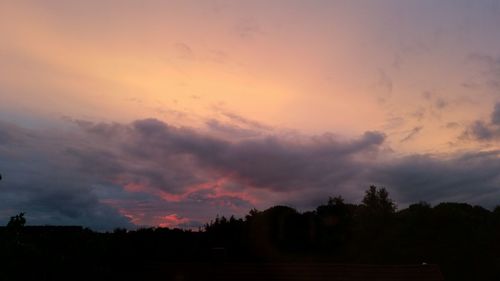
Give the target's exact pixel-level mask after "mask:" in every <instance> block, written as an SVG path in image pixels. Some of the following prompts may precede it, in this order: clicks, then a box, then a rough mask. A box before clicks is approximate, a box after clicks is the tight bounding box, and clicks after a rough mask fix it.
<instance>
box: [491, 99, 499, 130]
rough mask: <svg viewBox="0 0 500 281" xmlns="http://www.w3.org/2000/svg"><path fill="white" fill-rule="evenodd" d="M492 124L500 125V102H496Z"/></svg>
mask: <svg viewBox="0 0 500 281" xmlns="http://www.w3.org/2000/svg"><path fill="white" fill-rule="evenodd" d="M491 124H493V125H497V126H500V102H499V103H497V104H495V108H494V109H493V112H492V113H491Z"/></svg>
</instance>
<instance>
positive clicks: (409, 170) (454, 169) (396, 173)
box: [370, 151, 500, 207]
mask: <svg viewBox="0 0 500 281" xmlns="http://www.w3.org/2000/svg"><path fill="white" fill-rule="evenodd" d="M499 156H500V151H490V152H469V153H464V154H457V155H450V156H441V157H438V156H435V155H410V156H405V157H402V158H399V159H395V160H393V161H389V162H388V163H383V164H382V165H380V166H377V167H374V169H373V170H372V172H371V174H370V178H372V179H374V183H377V184H380V185H385V186H388V187H389V188H390V190H391V191H393V193H394V195H395V196H396V197H397V199H398V201H399V202H401V203H406V204H408V203H412V202H417V201H419V200H424V201H428V202H431V203H437V202H441V201H459V202H464V201H465V202H471V203H476V204H483V205H486V206H488V207H492V206H495V205H497V204H499V203H500V202H498V200H497V198H498V195H500V189H499V186H500V175H499V174H498V171H499V170H500V157H499Z"/></svg>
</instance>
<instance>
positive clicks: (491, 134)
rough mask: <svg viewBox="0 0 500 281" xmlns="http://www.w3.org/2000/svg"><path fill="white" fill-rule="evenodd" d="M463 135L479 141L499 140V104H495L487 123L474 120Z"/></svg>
mask: <svg viewBox="0 0 500 281" xmlns="http://www.w3.org/2000/svg"><path fill="white" fill-rule="evenodd" d="M463 135H464V137H468V138H472V139H476V140H479V141H496V140H500V103H497V104H495V106H494V109H493V112H492V113H491V117H490V120H489V122H485V121H482V120H476V121H474V122H473V123H472V124H471V125H470V126H469V127H468V128H467V129H466V130H465V132H464V134H463Z"/></svg>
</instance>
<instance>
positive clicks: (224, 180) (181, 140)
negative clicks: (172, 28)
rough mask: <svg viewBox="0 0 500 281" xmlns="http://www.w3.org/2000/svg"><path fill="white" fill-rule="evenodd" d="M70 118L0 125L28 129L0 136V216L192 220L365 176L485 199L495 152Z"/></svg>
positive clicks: (332, 188)
mask: <svg viewBox="0 0 500 281" xmlns="http://www.w3.org/2000/svg"><path fill="white" fill-rule="evenodd" d="M74 124H75V125H76V126H75V127H74V129H75V130H74V131H72V132H71V133H70V134H67V135H64V137H62V138H52V137H51V135H52V134H53V132H43V131H33V130H23V129H20V128H17V129H10V128H11V127H9V126H0V132H3V131H6V132H9V134H10V135H11V136H12V137H13V138H20V136H26V135H31V136H33V137H31V138H24V145H23V146H22V147H16V148H15V151H16V153H14V154H12V153H8V150H7V149H1V148H2V147H10V148H13V147H12V145H14V144H12V143H6V144H0V156H1V157H0V159H1V160H0V171H1V172H2V173H3V174H4V175H6V178H5V181H2V182H1V183H0V184H1V186H2V196H1V197H0V219H2V218H3V219H7V218H8V216H10V215H12V214H13V213H16V212H19V211H27V212H28V215H29V216H30V217H29V219H30V220H31V221H32V222H36V223H58V224H59V223H60V224H84V225H86V226H91V227H94V228H106V227H108V228H111V227H116V226H131V225H132V224H131V223H137V222H141V223H143V224H155V223H159V221H158V218H161V217H162V216H167V215H173V214H176V215H177V216H178V217H181V218H189V221H186V220H183V221H182V222H181V223H182V224H183V225H191V226H192V225H196V224H197V222H200V221H206V220H208V219H210V218H213V217H214V216H215V215H217V214H224V215H230V214H236V215H243V214H244V213H245V212H247V211H248V209H250V208H252V207H254V204H257V205H258V206H264V207H267V206H270V205H271V204H279V203H287V202H292V203H293V202H295V203H296V204H298V205H297V206H299V207H301V208H307V207H308V206H309V204H313V203H317V202H320V201H321V200H323V199H324V198H325V197H326V196H328V195H335V194H342V195H343V196H345V197H346V198H353V199H359V196H362V191H363V190H364V189H365V188H366V187H367V185H368V184H371V183H377V184H381V185H386V186H387V187H388V188H389V189H390V190H391V191H393V192H394V195H395V196H397V197H396V198H397V199H399V200H400V202H403V203H405V202H410V201H418V200H427V201H431V202H434V201H438V200H455V199H456V200H473V201H477V203H484V204H490V205H491V204H493V200H492V199H488V198H487V196H488V195H495V194H496V189H495V188H497V187H498V184H499V181H498V176H497V171H498V170H499V168H500V162H499V160H498V159H500V158H498V154H499V153H498V152H491V153H489V154H488V153H474V152H472V153H469V154H461V155H452V156H448V157H446V158H443V157H439V156H433V155H414V156H406V157H396V156H392V157H391V155H390V154H389V155H388V154H386V153H388V152H386V151H387V150H385V149H383V148H384V145H385V144H384V141H385V135H384V134H383V133H381V132H376V131H375V132H366V133H364V134H363V135H361V136H359V137H358V138H355V139H352V140H349V141H341V140H339V139H338V138H336V137H334V136H333V135H331V134H324V135H320V136H313V137H299V138H290V137H288V136H281V135H279V134H263V135H261V136H258V137H252V138H244V139H237V138H236V139H233V140H232V141H227V140H225V139H223V138H216V137H213V136H210V135H208V134H204V133H201V131H199V130H197V129H194V128H184V127H175V126H171V125H168V124H167V123H164V122H162V121H159V120H156V119H144V120H137V121H134V122H132V123H130V124H120V123H91V122H83V121H78V122H74ZM417 129H418V128H417ZM417 131H418V130H417ZM231 133H232V132H231V131H228V134H231ZM235 133H236V134H237V133H238V132H235ZM379 156H383V157H379ZM384 159H385V160H384ZM387 159H392V160H387ZM163 196H166V197H163ZM169 196H170V197H171V198H170V197H169ZM304 201H307V202H305V203H304ZM310 207H312V206H310ZM126 213H130V214H140V216H141V217H139V218H134V217H131V216H128V215H127V216H125V214H126Z"/></svg>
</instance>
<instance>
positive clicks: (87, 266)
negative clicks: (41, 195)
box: [0, 186, 500, 280]
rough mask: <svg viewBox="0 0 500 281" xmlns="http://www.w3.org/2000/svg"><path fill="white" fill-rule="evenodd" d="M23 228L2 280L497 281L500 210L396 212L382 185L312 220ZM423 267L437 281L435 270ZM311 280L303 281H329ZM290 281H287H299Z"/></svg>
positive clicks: (4, 256)
mask: <svg viewBox="0 0 500 281" xmlns="http://www.w3.org/2000/svg"><path fill="white" fill-rule="evenodd" d="M23 220H24V217H23V215H22V214H21V215H19V216H15V217H13V218H11V222H9V223H8V225H7V227H3V228H0V264H1V270H0V280H22V279H31V280H68V279H70V280H89V279H91V280H94V279H101V278H106V279H107V280H189V278H188V276H193V274H194V275H196V274H198V275H196V276H198V279H197V280H210V279H207V278H209V277H210V276H211V275H209V273H210V272H209V270H208V268H212V273H214V271H213V270H218V272H217V274H218V275H217V276H226V277H227V276H234V275H230V273H231V272H233V273H231V274H234V268H240V270H241V271H240V272H241V274H244V275H245V276H250V275H249V274H250V273H248V272H260V271H259V270H261V271H262V270H264V271H262V272H266V271H265V269H263V268H265V267H263V266H265V265H271V268H273V267H272V266H276V268H279V266H278V265H287V266H288V267H286V266H285V267H282V269H283V272H288V273H290V272H291V273H292V274H291V275H293V276H300V274H299V273H293V272H295V271H294V270H298V269H300V268H306V269H307V270H305V271H304V272H306V271H307V272H309V273H307V274H311V272H314V271H317V274H316V275H314V276H327V277H328V276H329V277H328V278H329V279H330V280H336V279H334V277H332V276H335V275H327V273H325V272H326V271H324V270H326V269H324V268H334V267H335V266H328V267H324V266H323V267H321V265H332V264H337V272H339V270H340V272H344V274H347V273H346V272H348V269H346V264H350V265H351V266H354V265H356V264H357V265H359V266H360V265H363V264H364V265H366V264H371V265H372V266H373V265H379V267H378V268H379V269H380V270H381V269H383V268H384V267H383V265H385V266H386V267H387V266H392V267H391V268H394V266H395V265H401V266H400V267H397V268H396V269H397V270H395V272H397V271H398V270H414V268H408V267H406V269H404V268H405V266H407V265H412V264H413V265H422V263H426V264H429V265H432V264H436V265H438V266H439V268H440V269H441V271H442V272H443V274H444V276H445V279H446V280H500V208H496V209H495V210H494V211H490V210H487V209H484V208H482V207H479V206H471V205H468V204H463V203H441V204H438V205H436V206H434V207H431V206H430V205H429V204H427V203H417V204H413V205H411V206H409V207H408V208H406V209H402V210H399V211H397V210H396V205H395V204H394V202H393V201H392V200H391V199H390V198H389V194H388V193H387V191H386V190H385V189H383V188H377V187H375V186H372V187H370V189H369V190H367V192H366V194H365V197H364V198H363V200H362V202H361V204H359V205H357V204H350V203H346V202H344V200H343V199H342V197H334V198H330V199H329V200H328V202H327V203H326V204H324V205H321V206H318V207H317V208H316V210H314V211H309V212H305V213H299V212H297V211H296V210H295V209H293V208H290V207H286V206H275V207H272V208H269V209H267V210H265V211H258V210H255V209H254V210H251V211H250V212H249V214H248V215H247V216H246V217H245V218H242V219H236V218H234V217H230V218H225V217H221V218H216V219H215V220H214V221H212V222H210V223H209V224H207V225H206V226H205V227H204V229H203V230H202V231H199V232H194V231H188V230H180V229H168V228H145V229H138V230H133V231H131V230H125V229H116V230H115V231H113V232H110V233H98V232H93V231H91V230H89V229H84V228H82V227H78V226H75V227H68V226H24V223H25V221H23ZM207 264H208V265H207ZM339 264H344V266H343V267H342V266H341V267H338V266H339ZM243 265H244V266H243ZM290 265H291V266H290ZM403 265H404V266H403ZM238 266H239V267H238ZM245 266H246V267H245ZM252 266H253V267H252ZM287 268H288V269H287ZM321 268H323V269H321ZM401 268H402V269H401ZM422 268H423V269H418V270H419V272H430V273H429V274H430V275H429V276H436V275H435V274H434V273H433V272H434V270H435V267H434V266H428V267H425V266H422ZM429 268H430V269H429ZM179 270H181V271H179ZM231 270H233V271H231ZM245 270H246V271H245ZM276 270H277V269H276ZM342 270H344V271H342ZM351 270H352V271H353V272H358V271H359V269H355V270H354V269H352V267H351ZM374 270H375V271H373V272H376V270H377V267H375V269H374ZM425 270H427V271H425ZM205 271H206V272H205ZM168 272H170V273H168ZM179 272H180V273H179ZM227 272H229V273H227ZM244 272H247V273H244ZM331 272H333V271H331ZM382 272H386V273H387V272H388V271H383V270H382ZM401 272H403V271H401ZM408 272H409V271H408ZM174 273H175V274H174ZM223 273H227V274H226V275H224V274H223ZM179 274H180V275H179ZM183 274H184V275H183ZM189 274H191V275H189ZM228 274H229V275H228ZM328 274H330V273H328ZM331 274H334V273H331ZM370 274H376V273H370ZM401 274H402V273H401ZM432 274H434V275H432ZM412 275H413V276H416V275H415V274H412ZM183 276H184V277H183ZM308 276H309V275H307V276H304V277H303V278H302V280H323V279H311V278H312V277H310V276H309V277H308ZM311 276H312V275H311ZM201 277H204V278H205V279H203V278H201ZM240 277H241V278H239V279H241V280H249V279H245V278H243V276H240ZM266 278H268V279H269V278H270V277H269V276H268V277H266ZM280 278H281V277H280ZM290 278H291V277H289V278H288V279H286V278H285V279H280V280H299V279H290ZM318 278H319V277H318ZM325 278H326V277H325ZM360 278H361V277H360ZM363 278H366V277H363ZM436 278H437V277H436ZM106 279H105V280H106ZM271 279H272V278H271ZM271 279H269V280H271ZM278 279H279V278H278ZM405 279H406V280H410V279H408V278H405ZM192 280H194V279H192ZM272 280H274V279H272ZM346 280H349V279H346ZM353 280H354V279H353ZM364 280H366V279H364ZM368 280H369V279H368ZM377 280H384V279H377ZM391 280H393V279H391ZM394 280H396V279H394ZM413 280H423V279H413ZM425 280H434V279H430V277H426V278H425ZM435 280H439V279H435Z"/></svg>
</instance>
